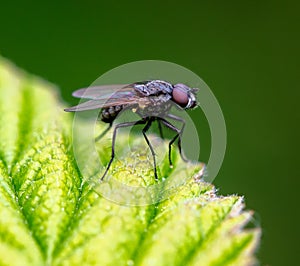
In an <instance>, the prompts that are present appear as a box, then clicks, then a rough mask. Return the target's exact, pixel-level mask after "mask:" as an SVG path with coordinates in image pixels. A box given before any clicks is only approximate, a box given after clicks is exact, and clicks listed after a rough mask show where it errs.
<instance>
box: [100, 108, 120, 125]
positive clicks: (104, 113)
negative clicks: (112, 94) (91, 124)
mask: <svg viewBox="0 0 300 266" xmlns="http://www.w3.org/2000/svg"><path fill="white" fill-rule="evenodd" d="M123 108H124V106H123V105H116V106H110V107H108V108H104V109H102V110H101V113H100V114H99V119H100V120H101V121H103V122H105V123H111V122H113V121H114V120H115V119H116V117H117V115H118V114H119V113H120V112H121V111H122V110H123Z"/></svg>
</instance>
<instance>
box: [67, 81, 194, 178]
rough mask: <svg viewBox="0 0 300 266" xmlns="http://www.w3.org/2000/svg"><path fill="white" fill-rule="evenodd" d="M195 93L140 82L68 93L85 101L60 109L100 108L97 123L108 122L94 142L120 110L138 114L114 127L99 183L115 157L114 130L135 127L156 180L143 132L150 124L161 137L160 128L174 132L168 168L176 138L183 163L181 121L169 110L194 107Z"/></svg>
mask: <svg viewBox="0 0 300 266" xmlns="http://www.w3.org/2000/svg"><path fill="white" fill-rule="evenodd" d="M197 90H198V89H197V88H190V87H188V86H187V85H185V84H182V83H178V84H171V83H169V82H166V81H163V80H150V81H142V82H135V83H132V84H127V85H124V84H120V85H104V86H95V87H90V88H86V89H79V90H76V91H74V92H73V94H72V95H73V96H74V97H76V98H82V99H88V101H86V102H84V103H81V104H79V105H76V106H73V107H70V108H66V109H64V110H65V111H66V112H79V111H86V110H94V109H100V114H99V118H100V120H101V121H103V122H105V123H108V124H109V126H108V127H107V128H106V129H105V130H104V132H103V133H101V135H99V136H98V137H96V139H95V140H96V141H98V140H100V139H101V138H102V137H103V136H104V135H105V134H106V133H107V132H108V131H109V130H110V128H111V127H112V125H113V122H114V120H115V119H116V117H117V116H118V114H119V113H120V112H121V111H122V110H125V109H126V110H128V109H129V110H132V111H133V112H135V113H136V114H138V115H139V116H140V117H141V119H139V120H138V121H133V122H125V123H120V124H117V125H116V126H115V128H114V132H113V137H112V148H111V158H110V161H109V163H108V165H107V167H106V170H105V172H104V174H103V176H102V178H101V180H103V179H104V177H105V176H106V174H107V172H108V170H109V168H110V166H111V164H112V162H113V160H114V157H115V142H116V136H117V130H118V129H119V128H123V127H130V126H135V125H145V126H144V128H143V129H142V133H143V136H144V138H145V140H146V143H147V145H148V146H149V148H150V151H151V154H152V157H153V165H154V166H153V170H154V176H155V179H156V180H158V176H157V169H156V159H155V153H154V149H153V147H152V145H151V143H150V141H149V139H148V137H147V135H146V132H147V131H148V130H149V128H150V127H151V125H152V123H153V122H154V121H157V123H158V126H159V132H160V136H161V137H162V125H164V126H166V127H167V128H169V129H171V130H172V131H174V132H175V133H176V135H175V136H174V137H173V139H171V141H170V142H169V164H170V167H172V166H173V164H172V159H171V146H172V144H173V143H174V142H175V141H176V140H177V139H178V149H179V152H180V155H181V157H182V159H183V160H184V161H187V159H185V157H184V156H183V153H182V149H181V135H182V133H183V130H184V126H185V121H184V119H182V118H181V117H178V116H175V115H172V114H171V113H170V110H171V107H172V106H173V105H174V104H175V106H177V107H178V108H180V109H193V108H195V107H196V106H197V101H196V93H197ZM167 119H171V120H174V121H178V122H181V123H182V127H181V129H179V128H177V127H175V126H174V125H173V124H172V123H170V122H169V121H168V120H167Z"/></svg>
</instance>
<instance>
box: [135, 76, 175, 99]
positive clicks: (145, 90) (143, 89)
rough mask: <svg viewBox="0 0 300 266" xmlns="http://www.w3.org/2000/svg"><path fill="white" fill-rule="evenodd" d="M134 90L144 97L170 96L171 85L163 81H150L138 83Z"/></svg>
mask: <svg viewBox="0 0 300 266" xmlns="http://www.w3.org/2000/svg"><path fill="white" fill-rule="evenodd" d="M134 88H135V89H136V90H137V91H139V92H140V93H141V94H143V95H145V96H150V95H158V94H161V93H163V94H171V93H172V90H173V85H172V84H171V83H169V82H166V81H163V80H151V81H145V82H139V83H136V84H135V85H134Z"/></svg>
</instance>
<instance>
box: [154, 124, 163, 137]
mask: <svg viewBox="0 0 300 266" xmlns="http://www.w3.org/2000/svg"><path fill="white" fill-rule="evenodd" d="M156 121H157V124H158V130H159V135H160V137H161V138H162V139H164V134H163V131H162V127H161V122H160V121H159V120H156Z"/></svg>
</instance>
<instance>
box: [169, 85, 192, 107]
mask: <svg viewBox="0 0 300 266" xmlns="http://www.w3.org/2000/svg"><path fill="white" fill-rule="evenodd" d="M172 96H173V100H174V102H175V103H177V104H178V105H180V106H181V107H186V106H187V104H188V102H189V97H188V94H187V92H186V91H185V90H183V89H182V88H178V87H177V88H176V87H175V88H174V89H173V92H172Z"/></svg>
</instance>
